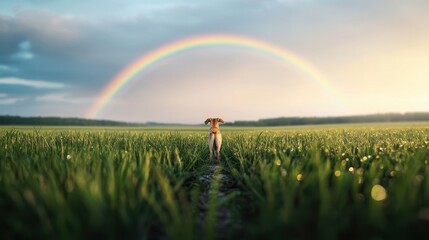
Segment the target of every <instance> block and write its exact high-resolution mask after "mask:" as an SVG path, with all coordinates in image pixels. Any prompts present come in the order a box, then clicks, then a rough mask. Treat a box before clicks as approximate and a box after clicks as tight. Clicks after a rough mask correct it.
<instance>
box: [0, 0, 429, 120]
mask: <svg viewBox="0 0 429 240" xmlns="http://www.w3.org/2000/svg"><path fill="white" fill-rule="evenodd" d="M428 12H429V1H426V0H420V1H414V0H410V1H399V0H377V1H374V0H349V1H344V0H276V1H274V0H205V1H197V0H188V1H163V0H150V1H142V0H127V1H124V0H104V1H98V0H97V1H96V0H87V1H76V0H13V1H12V0H1V1H0V115H19V116H61V117H82V118H86V117H88V114H87V113H88V109H89V108H90V106H91V105H93V104H94V102H95V101H96V100H97V99H98V98H99V96H100V93H101V91H102V90H103V89H104V87H106V86H107V85H108V83H109V82H111V81H112V79H114V77H115V76H116V75H117V74H118V73H119V72H121V70H123V69H124V68H126V67H127V66H129V65H130V64H131V63H132V62H134V61H135V60H136V59H137V58H139V57H141V56H144V55H145V54H147V53H148V52H150V51H153V50H156V49H158V48H159V47H161V46H164V45H166V44H169V43H174V42H175V41H178V40H180V39H186V38H191V37H195V36H201V35H206V34H228V35H233V36H241V37H245V38H251V39H257V40H258V41H262V42H265V43H268V44H271V45H275V46H277V47H280V48H282V49H284V50H286V51H289V52H292V53H294V54H295V55H297V56H299V57H300V58H301V59H302V60H303V61H305V62H306V63H309V64H311V65H312V66H313V67H314V69H316V70H317V71H318V72H320V73H321V74H323V76H324V78H325V79H327V81H329V83H330V85H331V86H332V87H333V88H334V91H335V92H336V94H333V93H332V92H330V91H326V89H325V88H323V86H321V84H320V83H318V82H317V81H315V80H314V79H312V78H311V77H309V76H307V75H306V74H305V73H303V71H302V70H300V69H299V68H297V67H296V66H294V65H293V64H290V63H287V62H285V61H281V60H279V59H276V58H273V57H272V56H268V55H267V54H264V53H263V52H260V51H255V50H252V49H243V48H236V47H228V46H214V47H203V48H195V49H190V50H189V51H186V52H183V53H180V54H177V55H172V56H170V57H168V58H165V59H163V60H161V61H159V62H157V63H156V64H154V65H153V66H151V67H149V68H147V69H145V70H143V71H141V72H140V73H139V74H138V75H136V76H135V77H134V78H133V79H131V80H130V81H129V82H128V83H127V84H126V85H125V86H124V87H123V88H122V89H121V90H120V91H119V92H118V93H117V94H115V95H114V96H113V97H112V98H111V99H110V101H109V102H108V103H107V104H106V106H105V107H104V108H103V109H101V110H100V112H99V114H98V115H97V116H91V117H93V118H97V119H111V120H121V121H128V122H147V121H155V122H174V123H192V124H193V123H200V122H203V121H204V120H205V119H206V118H207V117H217V116H219V117H222V118H223V119H224V120H225V121H228V122H231V121H236V120H257V119H263V118H273V117H294V116H301V117H303V116H344V115H358V114H372V113H390V112H399V113H405V112H421V111H429V107H428V106H429V94H428V89H429V44H428V43H429V14H427V13H428Z"/></svg>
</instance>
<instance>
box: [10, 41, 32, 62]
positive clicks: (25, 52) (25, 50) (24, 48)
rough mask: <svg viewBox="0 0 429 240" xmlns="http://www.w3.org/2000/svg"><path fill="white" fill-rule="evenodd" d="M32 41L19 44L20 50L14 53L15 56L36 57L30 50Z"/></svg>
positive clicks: (18, 57)
mask: <svg viewBox="0 0 429 240" xmlns="http://www.w3.org/2000/svg"><path fill="white" fill-rule="evenodd" d="M30 48H31V43H30V42H29V41H24V42H21V43H20V44H19V51H18V52H17V53H15V54H13V55H12V57H13V58H16V59H23V60H30V59H32V58H34V54H33V53H32V52H31V51H30Z"/></svg>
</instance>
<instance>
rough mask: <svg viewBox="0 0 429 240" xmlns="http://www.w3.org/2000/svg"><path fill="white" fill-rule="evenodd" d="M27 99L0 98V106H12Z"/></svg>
mask: <svg viewBox="0 0 429 240" xmlns="http://www.w3.org/2000/svg"><path fill="white" fill-rule="evenodd" d="M26 99H27V98H0V105H12V104H15V103H17V102H19V101H23V100H26Z"/></svg>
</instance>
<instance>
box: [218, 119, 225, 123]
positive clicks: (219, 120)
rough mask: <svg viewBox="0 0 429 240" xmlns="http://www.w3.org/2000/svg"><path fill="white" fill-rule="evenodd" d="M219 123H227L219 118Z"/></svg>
mask: <svg viewBox="0 0 429 240" xmlns="http://www.w3.org/2000/svg"><path fill="white" fill-rule="evenodd" d="M217 121H218V122H221V123H225V122H224V121H223V119H222V118H218V119H217Z"/></svg>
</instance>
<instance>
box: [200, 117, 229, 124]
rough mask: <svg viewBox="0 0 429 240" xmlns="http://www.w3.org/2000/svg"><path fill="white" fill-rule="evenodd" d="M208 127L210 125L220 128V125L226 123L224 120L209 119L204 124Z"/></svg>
mask: <svg viewBox="0 0 429 240" xmlns="http://www.w3.org/2000/svg"><path fill="white" fill-rule="evenodd" d="M204 123H205V124H206V125H207V123H210V125H212V126H219V123H225V122H224V121H223V119H222V118H207V119H206V121H205V122H204Z"/></svg>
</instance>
